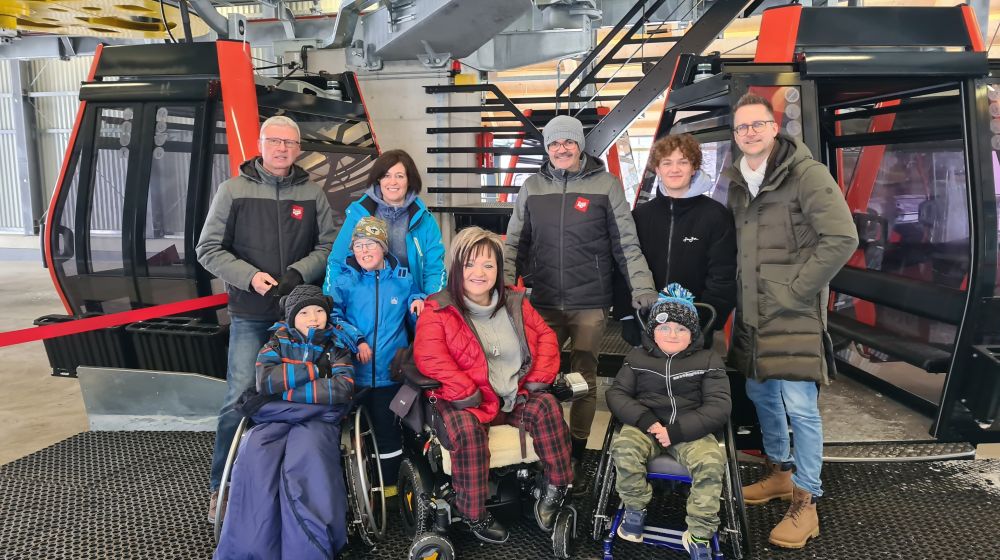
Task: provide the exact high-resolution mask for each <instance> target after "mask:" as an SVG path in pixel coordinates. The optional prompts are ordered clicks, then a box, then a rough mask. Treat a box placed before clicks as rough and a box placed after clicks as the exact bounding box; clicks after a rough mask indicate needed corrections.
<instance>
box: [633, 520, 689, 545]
mask: <svg viewBox="0 0 1000 560" xmlns="http://www.w3.org/2000/svg"><path fill="white" fill-rule="evenodd" d="M683 535H684V531H678V530H676V529H667V528H666V527H656V526H654V525H646V526H644V527H643V528H642V542H644V543H646V544H651V545H654V546H662V547H665V548H672V549H674V550H684V543H683V542H681V537H682V536H683Z"/></svg>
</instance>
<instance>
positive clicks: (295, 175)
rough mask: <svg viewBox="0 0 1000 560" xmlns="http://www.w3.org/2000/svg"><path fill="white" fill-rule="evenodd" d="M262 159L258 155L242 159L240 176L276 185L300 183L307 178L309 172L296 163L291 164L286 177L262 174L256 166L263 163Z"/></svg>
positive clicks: (285, 185) (288, 185)
mask: <svg viewBox="0 0 1000 560" xmlns="http://www.w3.org/2000/svg"><path fill="white" fill-rule="evenodd" d="M263 161H264V160H263V159H262V158H261V157H260V156H257V157H255V158H253V159H248V160H246V161H244V162H243V163H241V164H240V176H241V177H245V178H246V179H248V180H250V181H253V182H254V183H260V184H276V185H277V186H278V187H290V186H294V185H301V184H302V183H305V182H306V181H308V180H309V173H307V172H306V170H305V169H302V168H301V167H299V166H298V165H292V169H291V171H290V172H289V173H288V176H286V177H275V176H273V175H270V176H264V175H262V174H261V172H260V169H258V167H257V166H258V164H259V165H263Z"/></svg>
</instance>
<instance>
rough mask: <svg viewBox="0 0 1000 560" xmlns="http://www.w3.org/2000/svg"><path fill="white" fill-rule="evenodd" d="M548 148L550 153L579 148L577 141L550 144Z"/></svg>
mask: <svg viewBox="0 0 1000 560" xmlns="http://www.w3.org/2000/svg"><path fill="white" fill-rule="evenodd" d="M546 147H547V148H548V149H549V151H550V152H554V151H556V150H563V149H565V150H572V149H573V148H575V147H577V143H576V140H565V141H563V142H550V143H549V145H548V146H546Z"/></svg>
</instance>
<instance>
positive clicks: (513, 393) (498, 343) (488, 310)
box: [465, 292, 522, 412]
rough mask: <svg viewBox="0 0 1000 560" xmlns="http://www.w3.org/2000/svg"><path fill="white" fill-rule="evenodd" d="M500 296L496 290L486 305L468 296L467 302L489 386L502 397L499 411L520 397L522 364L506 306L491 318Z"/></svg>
mask: <svg viewBox="0 0 1000 560" xmlns="http://www.w3.org/2000/svg"><path fill="white" fill-rule="evenodd" d="M497 299H498V296H497V293H496V292H493V298H492V299H491V300H490V304H489V305H487V306H483V305H477V304H476V303H474V302H473V301H472V300H470V299H469V298H465V305H466V306H467V307H468V309H469V315H468V317H469V320H470V322H471V324H472V328H473V330H474V331H475V332H476V335H478V336H479V341H480V342H481V343H482V345H483V352H484V353H485V354H486V364H487V367H488V368H489V373H490V386H491V387H493V390H494V391H496V394H497V396H498V397H500V400H501V406H500V410H502V411H503V412H510V411H511V410H512V409H513V408H514V403H515V400H516V399H517V381H518V378H517V373H518V371H519V370H520V369H521V363H522V356H521V345H520V343H518V339H517V333H516V332H514V324H513V323H512V322H511V319H510V314H508V313H507V309H506V308H500V309H499V310H498V311H497V313H496V315H493V316H492V317H490V315H491V314H492V313H493V310H494V309H496V307H497Z"/></svg>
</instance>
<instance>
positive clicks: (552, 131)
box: [542, 115, 587, 152]
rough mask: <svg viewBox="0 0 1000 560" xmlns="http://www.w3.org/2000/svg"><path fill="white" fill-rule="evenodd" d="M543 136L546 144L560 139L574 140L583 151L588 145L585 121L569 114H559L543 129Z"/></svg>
mask: <svg viewBox="0 0 1000 560" xmlns="http://www.w3.org/2000/svg"><path fill="white" fill-rule="evenodd" d="M542 138H544V142H545V146H546V147H548V145H549V144H551V143H553V142H556V141H558V140H564V139H565V140H573V141H574V142H576V143H577V144H579V145H580V151H581V152H582V151H583V150H584V149H585V148H586V147H587V144H586V139H585V138H584V136H583V123H582V122H580V121H579V120H578V119H575V118H573V117H571V116H569V115H559V116H558V117H556V118H554V119H552V120H551V121H549V123H548V124H546V125H545V128H543V129H542Z"/></svg>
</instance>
